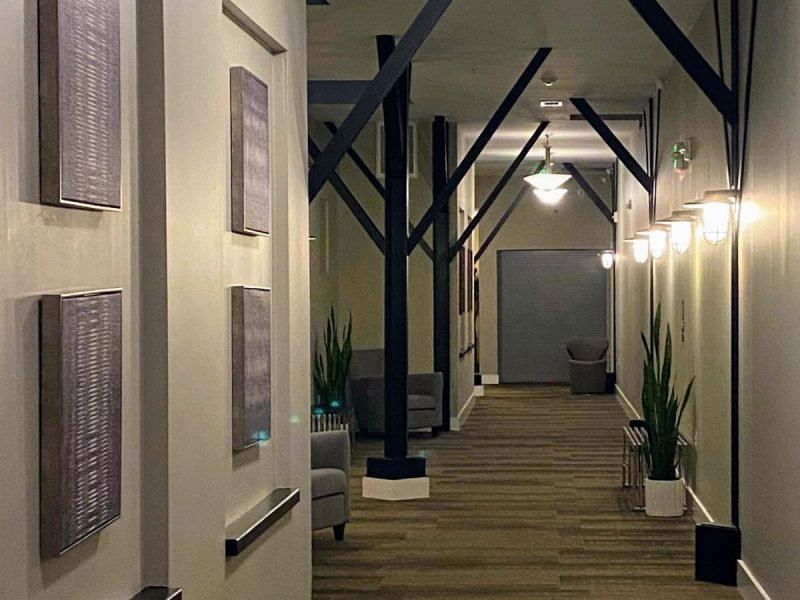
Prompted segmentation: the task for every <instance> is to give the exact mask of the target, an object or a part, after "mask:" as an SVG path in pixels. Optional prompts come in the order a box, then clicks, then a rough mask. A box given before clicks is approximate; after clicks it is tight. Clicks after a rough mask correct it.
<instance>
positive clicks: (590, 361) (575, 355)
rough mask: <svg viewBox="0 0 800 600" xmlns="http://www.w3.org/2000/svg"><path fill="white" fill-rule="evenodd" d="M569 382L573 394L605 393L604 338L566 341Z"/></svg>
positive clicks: (605, 340)
mask: <svg viewBox="0 0 800 600" xmlns="http://www.w3.org/2000/svg"><path fill="white" fill-rule="evenodd" d="M567 352H568V353H569V357H570V360H569V380H570V386H571V388H572V393H573V394H603V393H605V391H606V352H608V340H607V339H605V338H578V339H572V340H568V341H567Z"/></svg>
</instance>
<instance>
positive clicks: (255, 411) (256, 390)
mask: <svg viewBox="0 0 800 600" xmlns="http://www.w3.org/2000/svg"><path fill="white" fill-rule="evenodd" d="M231 301H232V304H231V314H232V316H233V323H232V325H233V327H232V332H233V343H232V349H233V356H232V375H233V390H232V392H233V394H232V398H233V407H232V408H233V410H232V416H233V449H234V450H244V449H245V448H248V447H250V446H253V445H255V444H258V443H260V442H263V441H266V440H268V439H269V437H270V422H271V419H270V416H271V415H270V412H271V397H272V362H271V361H272V351H271V335H272V324H271V316H270V291H269V290H268V289H265V288H255V287H244V286H237V287H233V288H231Z"/></svg>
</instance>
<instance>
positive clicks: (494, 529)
mask: <svg viewBox="0 0 800 600" xmlns="http://www.w3.org/2000/svg"><path fill="white" fill-rule="evenodd" d="M487 391H488V395H487V396H486V397H484V398H480V399H479V400H478V403H477V405H476V407H475V409H474V410H473V412H472V414H471V416H470V418H469V420H468V421H467V423H466V425H465V428H464V430H463V431H461V432H459V433H451V434H445V435H442V436H440V437H439V438H437V439H431V438H430V437H428V436H424V437H416V438H412V441H411V453H415V452H418V451H420V450H422V449H423V448H424V449H425V452H426V454H427V456H428V459H429V462H428V464H429V474H430V476H431V498H430V499H429V500H417V501H413V502H405V503H388V502H379V501H375V500H366V499H364V498H362V497H361V490H360V486H361V476H362V475H363V473H364V468H365V460H366V456H367V455H373V456H375V455H379V454H380V453H381V444H380V442H378V441H369V442H361V441H360V442H358V443H357V444H356V446H355V448H354V452H353V474H352V478H351V491H352V498H353V510H352V520H351V523H350V524H349V525H348V527H347V532H346V535H345V540H344V541H343V542H339V543H337V542H334V540H333V536H332V535H331V532H330V530H325V531H317V532H315V533H314V538H313V563H314V584H313V585H314V596H313V597H314V598H317V599H319V600H323V599H342V600H344V599H352V598H360V599H365V600H366V599H370V600H372V599H376V598H380V599H382V600H411V599H415V600H423V599H425V600H438V599H445V598H447V599H471V598H475V599H477V598H481V599H488V600H501V599H503V600H513V599H519V600H522V599H525V600H551V599H552V600H555V599H558V600H586V599H604V600H618V599H631V600H634V599H635V600H647V599H656V598H658V599H670V600H672V599H680V600H692V599H697V600H700V599H703V600H714V599H720V600H722V599H728V598H730V599H731V600H733V599H735V598H739V596H738V594H737V593H736V591H735V590H734V589H729V588H725V587H719V586H713V585H708V584H698V583H695V582H694V581H693V526H692V520H691V517H685V518H683V519H680V520H656V519H648V518H646V517H645V516H644V515H643V514H641V513H634V512H631V511H629V510H628V509H627V506H628V502H627V499H626V497H625V494H623V493H622V492H621V490H620V488H619V477H620V435H621V433H620V428H621V426H622V424H623V423H625V420H626V418H625V415H624V413H623V412H622V410H621V409H620V408H619V406H618V404H617V402H616V400H615V399H614V398H613V397H612V396H600V397H576V396H571V395H569V393H568V391H566V390H565V389H563V388H545V387H539V388H530V387H516V386H515V387H491V388H488V389H487Z"/></svg>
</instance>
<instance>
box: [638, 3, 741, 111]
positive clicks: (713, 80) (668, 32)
mask: <svg viewBox="0 0 800 600" xmlns="http://www.w3.org/2000/svg"><path fill="white" fill-rule="evenodd" d="M628 1H629V2H630V3H631V6H633V8H634V9H635V10H636V12H638V13H639V16H641V17H642V19H644V21H645V23H647V25H649V26H650V29H652V30H653V33H655V34H656V36H657V37H658V39H659V40H661V43H662V44H664V46H666V48H667V50H669V52H670V54H672V56H673V57H674V58H675V60H677V61H678V62H679V63H680V65H681V66H682V67H683V68H684V70H685V71H686V72H687V73H688V74H689V77H691V78H692V79H693V80H694V82H695V83H696V84H697V85H698V86H699V87H700V89H701V90H702V91H703V93H704V94H705V95H706V97H708V99H709V100H710V101H711V103H712V104H713V105H714V106H715V107H716V109H717V110H718V111H719V112H720V113H722V115H723V116H724V117H725V119H726V120H727V121H728V123H731V124H734V123H736V121H737V120H738V112H739V110H738V101H737V98H736V96H735V95H734V93H733V92H732V91H731V90H730V89H729V88H728V86H727V85H725V82H724V81H723V80H722V78H721V77H720V76H719V75H718V74H717V72H716V71H715V70H714V69H713V68H712V67H711V65H709V64H708V61H706V59H705V58H703V55H702V54H700V52H699V51H698V50H697V48H695V47H694V44H692V42H691V41H690V40H689V38H688V37H686V35H685V34H684V33H683V32H682V31H681V29H680V27H678V26H677V25H676V24H675V21H673V20H672V18H671V17H670V16H669V14H667V12H666V11H665V10H664V9H663V8H662V7H661V5H660V4H659V3H658V1H657V0H628Z"/></svg>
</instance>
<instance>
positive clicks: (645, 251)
mask: <svg viewBox="0 0 800 600" xmlns="http://www.w3.org/2000/svg"><path fill="white" fill-rule="evenodd" d="M625 242H626V243H628V244H633V260H635V261H636V262H637V263H639V264H643V263H646V262H647V259H648V257H649V256H650V240H649V239H648V238H646V237H635V238H628V239H626V240H625Z"/></svg>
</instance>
